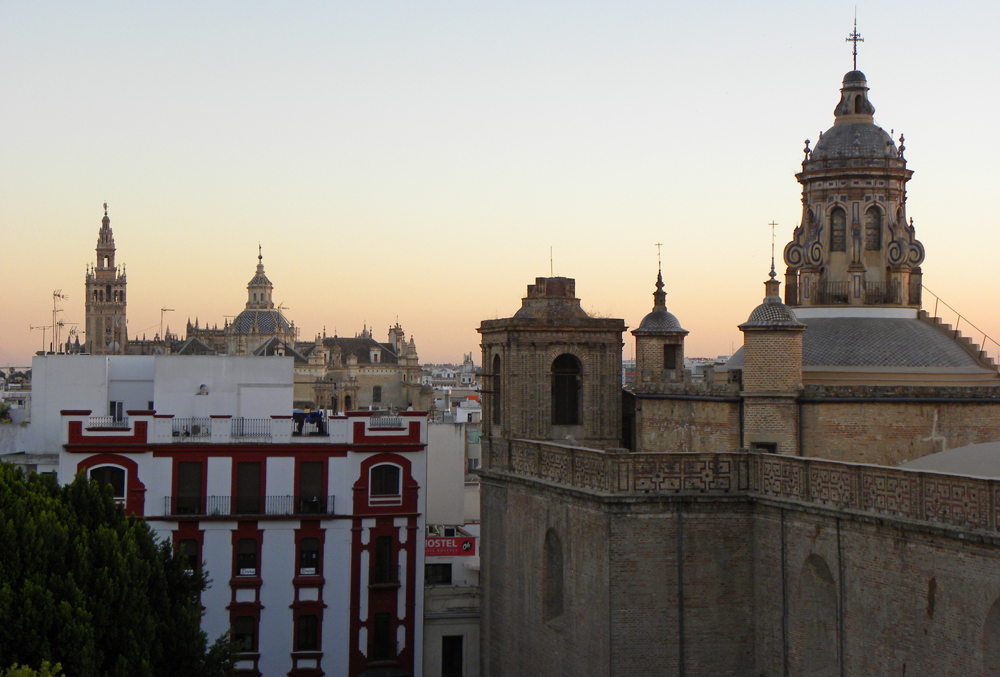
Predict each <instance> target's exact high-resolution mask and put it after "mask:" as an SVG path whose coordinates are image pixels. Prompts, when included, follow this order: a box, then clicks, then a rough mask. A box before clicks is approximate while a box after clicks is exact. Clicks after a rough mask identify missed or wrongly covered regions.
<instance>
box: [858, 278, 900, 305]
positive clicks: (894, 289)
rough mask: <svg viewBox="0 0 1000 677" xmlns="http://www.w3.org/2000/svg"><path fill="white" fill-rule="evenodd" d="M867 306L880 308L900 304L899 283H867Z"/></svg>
mask: <svg viewBox="0 0 1000 677" xmlns="http://www.w3.org/2000/svg"><path fill="white" fill-rule="evenodd" d="M865 304H866V305H869V306H878V305H885V304H893V305H898V304H899V283H898V282H895V281H893V282H865Z"/></svg>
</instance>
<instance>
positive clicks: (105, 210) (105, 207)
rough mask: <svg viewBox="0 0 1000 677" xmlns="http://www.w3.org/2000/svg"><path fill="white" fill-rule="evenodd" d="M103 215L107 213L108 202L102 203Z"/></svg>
mask: <svg viewBox="0 0 1000 677" xmlns="http://www.w3.org/2000/svg"><path fill="white" fill-rule="evenodd" d="M104 215H105V216H107V215H108V203H107V202H105V203H104Z"/></svg>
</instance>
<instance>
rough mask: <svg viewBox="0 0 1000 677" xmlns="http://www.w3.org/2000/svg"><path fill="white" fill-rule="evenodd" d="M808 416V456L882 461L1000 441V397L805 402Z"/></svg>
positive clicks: (805, 427) (805, 418)
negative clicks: (983, 399) (992, 399)
mask: <svg viewBox="0 0 1000 677" xmlns="http://www.w3.org/2000/svg"><path fill="white" fill-rule="evenodd" d="M802 419H803V447H804V449H803V453H804V454H805V455H806V456H816V457H822V458H829V459H834V460H841V461H854V462H861V463H877V464H879V465H890V466H892V465H898V464H899V463H903V462H905V461H910V460H913V459H915V458H919V457H921V456H926V455H927V454H933V453H937V452H939V451H943V450H945V449H954V448H956V447H961V446H965V445H968V444H978V443H980V442H989V441H993V440H997V439H1000V401H998V402H991V403H968V402H965V403H963V402H961V401H956V402H953V403H949V402H940V401H939V402H929V403H926V404H922V403H921V402H920V401H919V400H914V401H911V402H890V401H882V402H879V401H870V400H869V401H864V402H860V401H850V400H845V401H844V402H842V403H836V402H822V403H811V402H809V401H808V400H805V401H804V402H803V405H802Z"/></svg>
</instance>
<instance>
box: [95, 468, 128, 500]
mask: <svg viewBox="0 0 1000 677" xmlns="http://www.w3.org/2000/svg"><path fill="white" fill-rule="evenodd" d="M89 476H90V479H92V480H94V481H96V482H97V484H98V485H100V487H101V488H102V489H103V488H104V485H106V484H107V485H110V486H111V493H112V494H113V495H114V497H115V502H116V503H124V502H125V469H124V468H119V467H118V466H116V465H99V466H97V467H95V468H91V469H90V473H89Z"/></svg>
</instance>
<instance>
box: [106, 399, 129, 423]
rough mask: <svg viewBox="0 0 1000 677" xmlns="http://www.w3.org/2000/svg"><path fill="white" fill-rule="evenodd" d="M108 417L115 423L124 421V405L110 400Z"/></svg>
mask: <svg viewBox="0 0 1000 677" xmlns="http://www.w3.org/2000/svg"><path fill="white" fill-rule="evenodd" d="M108 416H110V417H111V418H113V419H114V420H116V421H124V420H125V403H124V402H116V401H114V400H112V401H111V402H108Z"/></svg>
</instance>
